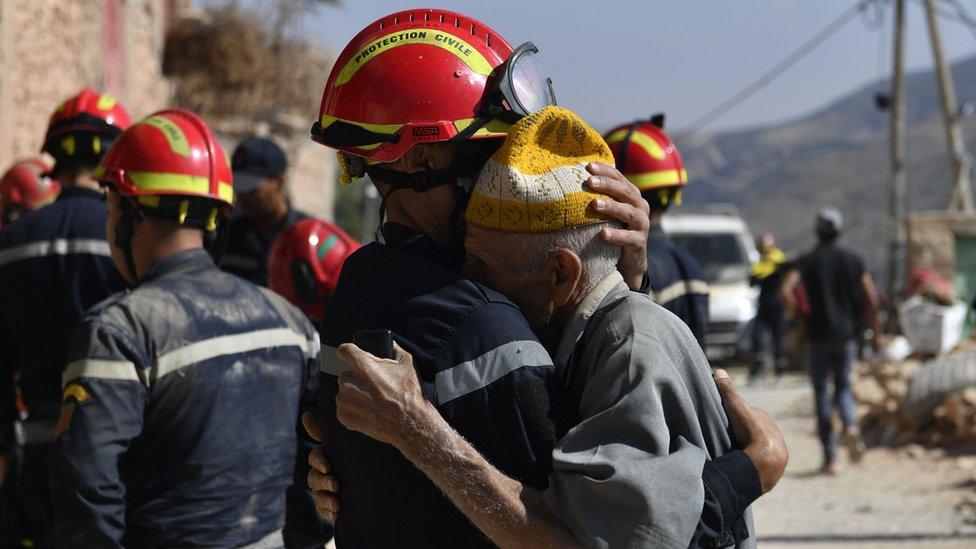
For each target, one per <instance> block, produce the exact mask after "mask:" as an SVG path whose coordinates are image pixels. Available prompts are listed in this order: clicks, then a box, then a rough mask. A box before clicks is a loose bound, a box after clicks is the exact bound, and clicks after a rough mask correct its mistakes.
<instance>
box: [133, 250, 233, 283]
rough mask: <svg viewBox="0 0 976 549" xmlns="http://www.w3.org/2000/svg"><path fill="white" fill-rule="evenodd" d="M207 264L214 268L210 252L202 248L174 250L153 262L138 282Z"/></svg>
mask: <svg viewBox="0 0 976 549" xmlns="http://www.w3.org/2000/svg"><path fill="white" fill-rule="evenodd" d="M207 266H209V267H214V268H216V265H214V262H213V259H211V257H210V254H208V253H207V251H206V250H204V249H203V248H197V249H194V250H184V251H182V252H176V253H175V254H172V255H169V256H166V257H164V258H163V259H160V260H159V261H157V262H156V263H154V264H153V266H152V267H151V268H150V269H149V272H148V273H146V275H145V276H143V277H142V278H141V279H140V280H139V284H144V283H146V282H149V281H150V280H156V279H158V278H162V277H164V276H167V275H170V274H173V273H177V272H181V271H185V270H187V269H192V268H196V267H207Z"/></svg>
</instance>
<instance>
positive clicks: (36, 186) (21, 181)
mask: <svg viewBox="0 0 976 549" xmlns="http://www.w3.org/2000/svg"><path fill="white" fill-rule="evenodd" d="M50 171H51V168H50V166H48V165H47V164H45V163H44V162H43V161H42V160H40V159H38V158H28V159H26V160H21V161H20V162H17V163H15V164H14V165H13V166H11V167H10V169H9V170H7V173H5V174H3V177H2V178H0V227H3V226H4V225H10V224H11V223H13V222H14V221H16V220H18V219H20V216H22V215H23V214H25V213H27V212H33V211H34V210H38V209H40V208H41V207H43V206H47V205H48V204H50V203H51V202H53V201H54V199H55V198H57V197H58V193H60V192H61V185H60V184H59V183H58V182H57V181H54V180H53V179H51V178H50V177H49V176H48V172H50Z"/></svg>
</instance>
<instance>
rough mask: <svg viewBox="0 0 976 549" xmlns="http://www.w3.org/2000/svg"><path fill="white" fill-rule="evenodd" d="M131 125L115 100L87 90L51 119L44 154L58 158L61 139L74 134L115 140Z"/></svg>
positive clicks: (126, 114)
mask: <svg viewBox="0 0 976 549" xmlns="http://www.w3.org/2000/svg"><path fill="white" fill-rule="evenodd" d="M131 125H132V118H131V117H129V113H128V112H127V111H126V110H125V109H124V108H123V107H122V105H121V104H119V102H118V101H117V100H116V99H115V98H114V97H112V96H111V95H108V94H99V93H98V92H96V91H95V90H93V89H91V88H85V89H83V90H81V92H79V93H78V95H75V96H74V97H72V98H70V99H68V100H66V101H65V102H64V103H61V105H60V106H58V108H57V110H55V111H54V113H53V114H52V115H51V120H50V122H48V125H47V134H46V135H45V137H44V145H43V146H42V147H41V150H42V151H44V152H48V153H51V154H55V152H56V144H57V141H58V138H59V137H63V136H66V135H68V134H72V133H80V132H86V133H94V134H97V135H100V136H103V137H106V138H108V139H115V138H116V137H118V136H119V134H120V133H122V132H123V131H125V130H126V129H128V128H129V126H131Z"/></svg>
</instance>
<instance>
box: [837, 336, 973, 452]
mask: <svg viewBox="0 0 976 549" xmlns="http://www.w3.org/2000/svg"><path fill="white" fill-rule="evenodd" d="M973 348H974V346H973V343H972V342H965V343H964V344H963V345H962V346H961V348H960V349H957V350H956V351H955V352H954V353H952V355H954V356H959V355H961V354H962V353H967V352H968V353H972V352H973ZM923 367H924V368H928V367H934V368H937V367H940V365H939V364H932V365H923V364H922V362H920V361H919V360H915V359H908V360H905V361H901V362H893V361H887V362H870V361H865V362H861V363H859V364H858V366H857V369H856V373H855V376H854V381H853V386H852V390H853V393H854V398H855V401H856V402H857V404H858V407H859V415H860V417H861V428H862V430H863V432H864V436H865V438H866V439H867V440H868V441H869V442H871V443H872V444H878V445H883V446H896V447H900V446H905V445H909V444H921V445H923V446H941V447H946V446H962V445H965V446H976V385H974V386H969V387H962V388H960V389H959V390H958V391H954V392H951V393H950V394H947V395H946V396H940V397H936V398H935V400H934V401H932V402H931V404H930V405H928V406H925V407H924V413H919V412H918V409H917V408H916V409H915V410H912V411H911V412H912V413H909V411H906V409H905V406H903V404H904V402H905V400H906V398H907V397H908V396H909V390H910V388H911V384H912V378H913V377H914V376H915V375H916V373H917V372H918V371H919V369H920V368H923Z"/></svg>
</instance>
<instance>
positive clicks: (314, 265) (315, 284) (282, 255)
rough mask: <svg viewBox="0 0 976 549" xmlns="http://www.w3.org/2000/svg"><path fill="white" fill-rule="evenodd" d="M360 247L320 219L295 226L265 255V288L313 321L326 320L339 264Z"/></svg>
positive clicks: (340, 268)
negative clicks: (327, 305)
mask: <svg viewBox="0 0 976 549" xmlns="http://www.w3.org/2000/svg"><path fill="white" fill-rule="evenodd" d="M359 246H360V244H359V243H358V242H356V240H355V239H353V238H352V237H351V236H349V235H348V234H346V233H345V232H344V231H343V230H342V229H340V228H339V227H337V226H335V225H333V224H332V223H329V222H328V221H322V220H319V219H305V220H302V221H299V222H298V223H295V224H294V225H292V226H291V227H289V228H288V229H286V230H285V231H284V232H282V233H281V235H280V236H278V238H277V239H276V240H275V242H274V244H273V245H272V246H271V251H270V252H269V253H268V287H269V288H271V289H272V290H274V291H275V292H277V293H279V294H281V295H282V296H283V297H285V299H287V300H288V301H290V302H291V303H293V304H294V305H295V306H297V307H298V308H300V309H301V310H302V311H304V312H305V314H307V315H308V316H309V317H310V318H311V319H313V320H316V321H317V320H321V319H322V317H323V316H325V308H326V301H327V300H328V299H329V297H330V296H331V295H332V292H334V291H335V287H336V283H337V282H338V281H339V272H340V271H341V270H342V264H343V262H344V261H345V260H346V257H348V256H349V254H351V253H352V252H354V251H356V250H357V249H358V248H359Z"/></svg>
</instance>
